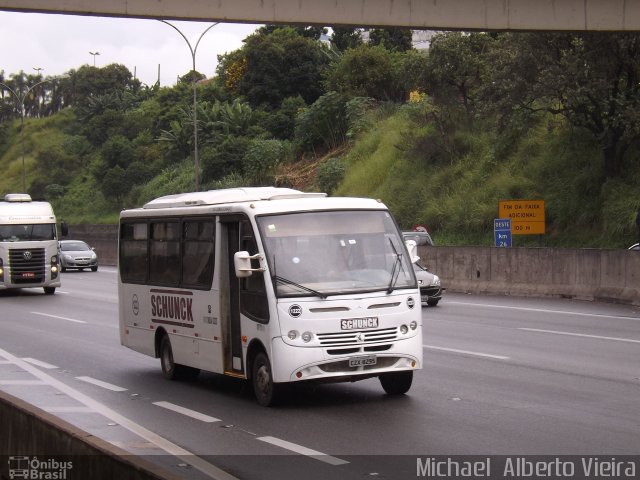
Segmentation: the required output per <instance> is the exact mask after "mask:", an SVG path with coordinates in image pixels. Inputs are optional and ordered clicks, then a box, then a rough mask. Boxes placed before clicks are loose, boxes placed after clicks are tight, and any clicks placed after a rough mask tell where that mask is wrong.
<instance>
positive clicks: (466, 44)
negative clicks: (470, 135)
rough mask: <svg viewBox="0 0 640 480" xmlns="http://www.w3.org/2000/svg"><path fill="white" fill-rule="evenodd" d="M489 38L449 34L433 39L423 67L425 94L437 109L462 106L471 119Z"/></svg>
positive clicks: (482, 79)
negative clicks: (426, 93) (425, 68)
mask: <svg viewBox="0 0 640 480" xmlns="http://www.w3.org/2000/svg"><path fill="white" fill-rule="evenodd" d="M492 41H493V39H492V37H491V36H489V35H487V34H484V33H470V34H469V33H463V32H449V33H443V34H438V35H436V36H434V37H433V39H432V41H431V47H430V48H429V57H428V63H427V92H428V93H429V94H430V95H431V97H432V98H433V101H434V103H435V104H437V105H448V106H455V105H460V104H461V105H462V107H463V108H464V111H465V112H466V114H467V118H468V119H471V118H472V117H473V114H474V111H475V103H476V99H477V95H478V90H479V88H480V87H481V85H482V83H483V81H484V80H485V76H486V72H487V69H488V68H490V67H489V66H488V63H487V60H488V54H489V45H490V44H491V42H492Z"/></svg>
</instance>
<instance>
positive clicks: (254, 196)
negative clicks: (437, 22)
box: [142, 187, 327, 208]
mask: <svg viewBox="0 0 640 480" xmlns="http://www.w3.org/2000/svg"><path fill="white" fill-rule="evenodd" d="M326 196H327V194H326V193H305V192H301V191H300V190H293V189H291V188H276V187H247V188H227V189H222V190H209V191H206V192H191V193H178V194H176V195H166V196H164V197H160V198H156V199H155V200H152V201H150V202H148V203H146V204H145V205H144V206H143V207H142V208H171V207H189V206H202V205H220V204H222V203H238V202H255V201H258V200H276V199H282V198H311V197H316V198H317V197H326Z"/></svg>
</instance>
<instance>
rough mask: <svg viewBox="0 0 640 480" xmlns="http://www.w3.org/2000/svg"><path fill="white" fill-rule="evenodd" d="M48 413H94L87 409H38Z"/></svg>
mask: <svg viewBox="0 0 640 480" xmlns="http://www.w3.org/2000/svg"><path fill="white" fill-rule="evenodd" d="M39 408H41V409H42V410H44V411H45V412H49V413H95V412H94V411H93V410H91V409H90V408H89V407H39Z"/></svg>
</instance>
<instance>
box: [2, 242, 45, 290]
mask: <svg viewBox="0 0 640 480" xmlns="http://www.w3.org/2000/svg"><path fill="white" fill-rule="evenodd" d="M9 267H10V269H11V283H13V284H20V283H42V282H44V280H45V254H44V248H16V249H11V250H9Z"/></svg>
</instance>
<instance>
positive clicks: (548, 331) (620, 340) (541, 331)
mask: <svg viewBox="0 0 640 480" xmlns="http://www.w3.org/2000/svg"><path fill="white" fill-rule="evenodd" d="M518 330H524V331H526V332H537V333H553V334H554V335H567V336H570V337H584V338H596V339H598V340H612V341H614V342H627V343H640V340H634V339H632V338H620V337H603V336H601V335H587V334H586V333H575V332H561V331H558V330H541V329H538V328H518Z"/></svg>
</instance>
